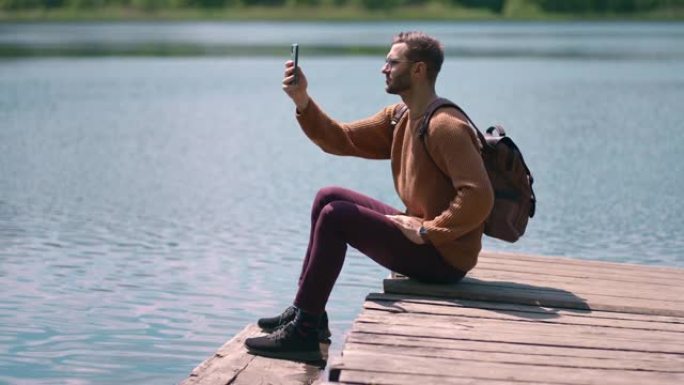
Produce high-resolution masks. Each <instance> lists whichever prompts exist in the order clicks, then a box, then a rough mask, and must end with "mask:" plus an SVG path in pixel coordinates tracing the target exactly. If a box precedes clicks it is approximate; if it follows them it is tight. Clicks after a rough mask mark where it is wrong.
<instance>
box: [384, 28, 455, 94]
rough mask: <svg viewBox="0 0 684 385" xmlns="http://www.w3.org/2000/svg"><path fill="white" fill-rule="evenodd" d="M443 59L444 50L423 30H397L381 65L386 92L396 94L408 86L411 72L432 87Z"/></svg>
mask: <svg viewBox="0 0 684 385" xmlns="http://www.w3.org/2000/svg"><path fill="white" fill-rule="evenodd" d="M443 62H444V50H443V48H442V45H441V44H440V42H439V41H437V39H435V38H433V37H430V36H428V35H427V34H425V33H423V32H401V33H399V34H398V35H396V36H395V37H394V39H393V41H392V48H391V49H390V52H389V54H388V55H387V59H386V62H385V66H384V67H383V68H382V72H383V73H384V74H385V76H386V77H387V86H386V91H387V92H388V93H391V94H399V93H401V92H403V91H406V90H408V89H410V88H411V85H412V74H415V75H416V76H418V77H419V78H422V79H425V81H427V82H428V84H429V85H431V86H432V87H434V85H435V82H436V81H437V75H438V74H439V70H440V69H441V68H442V63H443Z"/></svg>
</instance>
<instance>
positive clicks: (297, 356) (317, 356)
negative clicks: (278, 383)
mask: <svg viewBox="0 0 684 385" xmlns="http://www.w3.org/2000/svg"><path fill="white" fill-rule="evenodd" d="M247 351H248V352H249V353H251V354H254V355H257V356H263V357H270V358H280V359H284V360H293V361H309V362H315V361H322V360H323V356H322V355H321V352H320V351H317V352H271V351H268V350H259V349H252V348H249V347H247Z"/></svg>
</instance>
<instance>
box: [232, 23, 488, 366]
mask: <svg viewBox="0 0 684 385" xmlns="http://www.w3.org/2000/svg"><path fill="white" fill-rule="evenodd" d="M443 61H444V52H443V49H442V47H441V44H440V43H439V42H438V41H437V40H435V39H434V38H432V37H430V36H428V35H426V34H424V33H421V32H403V33H400V34H399V35H397V36H396V37H395V38H394V40H393V42H392V46H391V49H390V51H389V53H388V54H387V58H386V60H385V65H384V66H383V67H382V73H383V74H384V75H385V78H386V86H385V87H386V88H385V89H386V91H387V92H388V93H390V94H396V95H399V96H400V97H401V99H402V101H403V102H404V104H405V105H406V106H407V107H408V111H407V113H405V114H404V117H403V118H402V119H401V120H400V121H399V122H396V125H393V124H392V118H393V117H394V113H395V111H396V109H397V108H398V105H392V106H389V107H386V108H384V109H383V110H381V111H380V112H378V113H377V114H375V115H373V116H371V117H369V118H366V119H363V120H359V121H356V122H353V123H348V124H342V123H339V122H337V121H335V120H333V119H331V118H329V117H328V116H327V115H326V114H325V113H324V112H323V111H322V110H321V109H320V108H319V106H318V105H317V104H316V103H315V102H314V101H313V100H312V99H311V97H310V96H309V95H308V93H307V85H308V84H307V80H306V77H305V76H304V73H303V72H302V71H301V69H297V71H298V72H297V75H298V82H297V83H296V84H294V83H293V79H294V71H295V68H294V64H293V63H292V61H288V62H287V63H286V64H285V78H284V79H283V90H284V91H285V93H286V94H287V95H288V96H289V97H290V98H292V100H293V102H294V104H295V106H296V108H297V110H296V112H297V120H298V121H299V124H300V126H301V127H302V129H303V131H304V133H305V134H306V135H307V136H308V137H309V138H310V139H311V140H312V141H313V142H314V143H316V144H317V145H318V146H319V147H320V148H321V149H323V150H324V151H326V152H328V153H331V154H337V155H352V156H358V157H363V158H369V159H388V158H389V159H391V167H392V174H393V177H394V185H395V188H396V190H397V193H398V194H399V197H400V198H401V200H402V202H403V203H404V204H405V205H406V211H405V212H402V211H400V210H398V209H395V208H393V207H390V206H388V205H386V204H384V203H382V202H379V201H377V200H374V199H372V198H370V197H367V196H364V195H361V194H359V193H356V192H353V191H350V190H346V189H343V188H339V187H328V188H324V189H322V190H320V191H319V193H318V195H317V196H316V199H315V201H314V204H313V208H312V212H311V234H310V238H309V247H308V250H307V251H306V255H305V258H304V263H303V267H302V272H301V275H300V277H299V290H298V292H297V295H296V297H295V300H294V304H293V306H291V307H289V308H288V309H286V310H285V311H284V312H283V313H282V314H280V315H279V316H276V317H273V318H262V319H260V320H259V322H258V324H259V326H261V328H262V329H264V330H266V331H272V332H273V333H271V334H270V335H267V336H264V337H255V338H250V339H247V340H246V341H245V345H246V347H247V349H248V350H249V351H250V352H251V353H253V354H257V355H264V356H270V357H278V358H286V359H293V360H304V361H314V360H320V359H321V354H320V349H319V345H318V343H319V340H325V339H327V338H328V337H329V336H330V332H329V330H328V319H327V314H326V312H325V304H326V302H327V300H328V296H329V295H330V292H331V290H332V288H333V285H334V283H335V280H336V279H337V276H338V275H339V273H340V270H341V269H342V264H343V263H344V257H345V253H346V249H347V245H350V246H352V247H354V248H356V249H358V250H359V251H361V252H362V253H364V254H366V255H367V256H369V257H370V258H372V259H373V260H375V261H376V262H378V263H380V264H381V265H383V266H385V267H387V268H388V269H390V270H393V271H396V272H399V273H401V274H404V275H406V276H408V277H411V278H414V279H418V280H422V281H426V282H436V283H452V282H457V281H458V280H460V279H461V278H462V277H463V276H464V275H465V273H466V272H467V271H468V270H470V269H472V268H473V267H474V266H475V264H476V262H477V255H478V253H479V251H480V249H481V239H482V233H483V229H484V221H485V219H486V218H487V216H488V214H489V212H490V210H491V208H492V205H493V200H494V196H493V193H492V188H491V184H490V182H489V179H488V177H487V172H486V170H485V168H484V164H483V162H482V158H481V155H480V144H479V141H478V139H477V136H476V134H475V133H474V131H473V130H472V128H470V126H468V124H467V123H466V122H467V119H466V118H465V117H464V116H463V115H462V114H461V113H459V112H458V111H457V110H456V109H454V108H442V109H440V110H438V111H437V112H436V113H435V114H434V116H433V117H432V119H431V120H430V124H429V127H428V132H427V134H426V135H425V137H419V136H418V135H417V130H418V128H419V127H420V124H421V122H422V117H423V114H424V113H425V111H426V110H427V108H428V105H429V104H430V103H431V102H433V101H434V100H435V99H437V94H436V93H435V82H436V80H437V75H438V73H439V71H440V69H441V66H442V62H443Z"/></svg>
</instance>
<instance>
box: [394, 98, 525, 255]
mask: <svg viewBox="0 0 684 385" xmlns="http://www.w3.org/2000/svg"><path fill="white" fill-rule="evenodd" d="M443 107H453V108H456V109H457V110H459V111H460V112H461V113H462V114H463V115H464V116H465V117H466V119H468V122H469V123H470V125H471V127H472V128H474V129H475V132H477V136H478V138H479V139H480V143H481V144H482V150H481V154H482V160H483V161H484V165H485V168H486V169H487V175H488V176H489V180H490V182H491V183H492V188H493V190H494V207H493V208H492V211H491V212H490V213H489V216H488V217H487V219H486V220H485V228H484V233H485V234H486V235H488V236H490V237H494V238H498V239H501V240H504V241H508V242H515V241H517V240H518V239H519V238H520V237H521V236H522V235H523V234H524V233H525V228H526V227H527V220H528V218H532V217H534V213H535V208H536V203H537V199H536V197H535V195H534V190H532V183H533V182H534V178H533V177H532V173H531V172H530V169H529V168H528V167H527V165H526V164H525V160H524V159H523V156H522V153H521V152H520V149H518V146H516V145H515V143H514V142H513V140H512V139H511V138H510V137H508V136H506V131H504V129H503V127H501V126H498V125H497V126H492V127H489V128H488V129H487V131H486V133H485V134H482V132H481V131H480V130H479V129H478V128H477V126H476V125H475V123H474V122H473V121H472V119H470V117H469V116H468V114H466V113H465V111H463V109H462V108H461V107H459V106H458V105H456V104H455V103H453V102H451V101H450V100H448V99H444V98H439V99H437V100H435V101H434V102H432V103H430V105H429V106H428V108H427V110H426V111H425V115H424V117H423V122H422V124H421V126H420V128H419V129H418V136H419V137H421V138H424V137H425V136H426V134H427V132H428V124H429V123H430V119H431V118H432V116H433V115H434V113H435V112H436V111H437V110H438V109H440V108H443ZM407 110H408V108H407V107H406V105H405V104H400V105H399V106H398V107H397V109H396V110H395V113H394V118H393V119H392V126H395V125H396V124H397V123H398V122H399V120H400V119H401V117H402V116H403V115H404V113H406V111H407ZM423 144H425V142H423ZM425 145H426V146H427V144H425ZM429 154H430V153H429V152H428V155H429Z"/></svg>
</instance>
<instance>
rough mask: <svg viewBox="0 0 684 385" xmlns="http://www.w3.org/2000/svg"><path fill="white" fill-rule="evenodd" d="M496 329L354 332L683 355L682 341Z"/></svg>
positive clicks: (363, 327)
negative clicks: (640, 339) (654, 341)
mask: <svg viewBox="0 0 684 385" xmlns="http://www.w3.org/2000/svg"><path fill="white" fill-rule="evenodd" d="M495 331H496V329H493V330H486V329H481V328H475V329H473V328H471V327H468V326H462V327H459V326H458V325H454V326H452V327H450V328H446V329H443V328H428V327H424V326H415V325H397V324H387V323H370V322H356V323H354V325H353V326H352V333H355V332H356V333H369V334H391V335H397V336H407V337H425V338H445V339H453V340H470V341H490V342H506V343H516V344H531V345H542V346H568V347H576V348H590V349H606V350H628V351H641V352H653V353H674V354H681V351H682V344H681V342H662V343H659V344H654V343H651V342H649V341H639V340H629V339H621V338H609V337H606V338H603V337H601V336H600V335H593V336H592V335H584V336H581V337H580V336H575V335H568V334H565V333H564V332H563V331H562V330H558V331H556V333H558V334H554V333H544V334H539V333H538V332H537V331H535V330H521V329H518V330H515V329H511V330H506V332H505V333H503V332H495Z"/></svg>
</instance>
